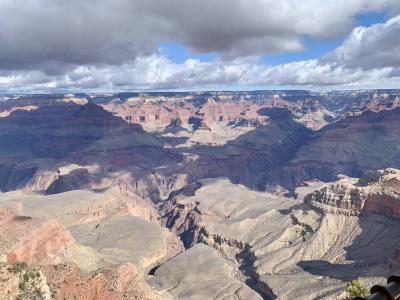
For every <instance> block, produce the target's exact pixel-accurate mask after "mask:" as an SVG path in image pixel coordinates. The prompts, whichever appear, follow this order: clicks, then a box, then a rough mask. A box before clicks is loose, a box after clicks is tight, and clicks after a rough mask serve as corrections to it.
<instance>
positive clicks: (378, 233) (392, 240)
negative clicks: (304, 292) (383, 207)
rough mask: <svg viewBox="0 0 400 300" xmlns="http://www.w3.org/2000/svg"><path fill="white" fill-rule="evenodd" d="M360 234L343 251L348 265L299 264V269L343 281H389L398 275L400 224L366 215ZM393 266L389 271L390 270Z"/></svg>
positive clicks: (313, 261)
mask: <svg viewBox="0 0 400 300" xmlns="http://www.w3.org/2000/svg"><path fill="white" fill-rule="evenodd" d="M359 225H360V228H361V233H360V234H359V235H358V236H357V237H356V238H355V239H354V241H352V243H351V245H350V246H347V247H345V248H344V250H345V251H346V254H345V258H346V260H348V262H347V263H344V264H339V263H337V264H336V263H331V262H328V261H325V260H310V261H300V262H299V263H298V264H297V265H298V266H299V267H300V268H301V269H303V270H304V271H306V272H308V273H310V274H312V275H317V276H327V277H330V278H334V279H339V280H342V281H345V282H347V281H350V280H352V279H354V278H358V277H363V276H366V277H373V276H377V277H387V276H389V275H392V273H393V272H396V271H397V272H399V271H400V266H395V265H392V264H391V259H392V258H393V255H394V251H395V250H394V249H396V248H397V247H398V245H399V244H400V232H399V231H398V228H399V226H400V221H398V220H393V219H389V218H387V217H385V216H379V215H374V214H365V215H362V216H360V217H359ZM389 266H390V267H389Z"/></svg>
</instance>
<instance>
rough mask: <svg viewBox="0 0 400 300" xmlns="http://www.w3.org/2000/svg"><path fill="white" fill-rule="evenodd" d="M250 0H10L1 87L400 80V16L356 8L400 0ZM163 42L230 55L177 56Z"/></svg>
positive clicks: (2, 34)
mask: <svg viewBox="0 0 400 300" xmlns="http://www.w3.org/2000/svg"><path fill="white" fill-rule="evenodd" d="M248 1H250V0H219V1H211V0H203V1H202V2H201V4H200V2H199V1H198V0H185V1H178V0H168V1H167V0H165V1H158V0H146V1H138V0H113V1H111V0H103V1H99V0H88V1H80V0H79V1H78V0H69V1H62V0H51V1H50V0H0V11H2V15H3V18H1V19H0V44H1V47H0V92H31V91H36V92H49V91H77V90H79V91H119V90H170V89H174V90H205V89H245V88H248V89H251V88H257V87H262V88H265V87H302V88H320V87H327V88H363V87H366V88H377V87H398V86H399V85H400V56H399V55H398V54H399V53H400V46H399V43H398V42H397V37H398V36H399V35H400V16H393V17H392V18H391V19H389V20H388V21H386V22H385V23H382V24H375V25H372V26H370V27H356V28H355V29H354V30H352V31H350V30H349V28H350V27H351V26H352V24H353V22H354V20H353V17H354V15H355V14H357V13H360V12H365V11H376V10H380V9H383V8H385V7H388V6H391V5H393V4H396V3H397V5H398V2H397V1H395V2H393V1H390V0H374V1H368V0H353V1H348V0H346V1H344V0H337V1H324V3H323V4H322V1H319V0H304V1H294V0H282V1H272V0H251V3H252V5H248V3H249V2H248ZM333 2H334V3H333ZM246 4H247V5H246ZM393 9H394V10H392V11H393V12H394V11H396V10H395V9H396V8H395V6H393ZM348 30H349V32H350V33H349V35H348V37H347V38H346V39H345V41H344V42H343V44H342V45H341V46H339V47H338V48H337V49H335V50H334V51H333V52H331V53H328V54H327V55H325V56H324V57H322V58H321V59H312V60H306V61H297V62H291V63H287V64H280V65H277V66H271V65H268V64H266V63H265V61H264V60H263V59H262V56H261V54H264V53H269V52H279V51H295V50H298V49H301V48H302V44H301V38H300V37H301V36H303V35H309V36H313V37H315V38H329V37H330V36H335V35H338V34H343V32H346V31H348ZM160 40H165V41H171V40H177V41H178V42H180V43H182V44H184V45H187V46H189V47H191V48H193V49H195V50H197V51H200V52H201V51H205V52H208V51H217V52H219V53H220V57H218V58H216V59H213V60H211V61H200V60H198V59H187V60H186V61H184V62H183V63H174V62H173V61H172V60H171V58H169V57H167V56H164V55H163V51H161V50H159V49H157V46H156V45H157V43H158V42H159V41H160Z"/></svg>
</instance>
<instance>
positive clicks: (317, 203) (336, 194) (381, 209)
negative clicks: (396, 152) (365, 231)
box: [304, 169, 400, 218]
mask: <svg viewBox="0 0 400 300" xmlns="http://www.w3.org/2000/svg"><path fill="white" fill-rule="evenodd" d="M377 174H378V177H377V178H376V180H375V181H368V184H367V185H365V186H364V184H363V182H365V179H364V178H361V179H360V180H359V181H358V182H357V181H355V180H353V179H349V178H344V179H341V180H339V181H338V182H335V183H331V184H326V185H324V186H323V187H322V188H319V189H317V190H316V191H314V192H312V193H310V194H308V195H307V196H305V198H304V200H305V201H306V202H308V203H310V204H311V205H312V206H313V207H315V208H317V209H320V210H322V211H324V212H331V213H339V214H345V215H359V214H361V213H376V214H380V215H387V216H390V217H394V218H400V171H399V170H397V169H385V170H381V171H378V172H377Z"/></svg>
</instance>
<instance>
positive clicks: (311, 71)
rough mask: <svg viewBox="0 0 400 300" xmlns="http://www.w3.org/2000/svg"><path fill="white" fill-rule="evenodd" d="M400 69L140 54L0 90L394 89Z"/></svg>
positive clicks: (37, 74)
mask: <svg viewBox="0 0 400 300" xmlns="http://www.w3.org/2000/svg"><path fill="white" fill-rule="evenodd" d="M399 84H400V73H399V72H397V73H394V69H393V68H380V69H374V70H370V71H363V70H362V69H360V68H357V69H349V68H347V67H344V66H338V65H336V64H335V63H333V64H329V63H322V62H320V61H319V60H317V59H315V60H307V61H299V62H292V63H287V64H281V65H277V66H269V65H266V64H265V63H264V62H263V61H262V59H261V58H259V57H246V58H237V59H234V60H231V61H225V60H221V59H215V60H213V61H208V62H202V61H199V60H196V59H188V60H186V61H185V62H184V63H181V64H177V63H174V62H172V61H171V60H170V58H168V57H165V56H160V55H158V54H153V55H150V56H145V57H138V58H136V59H135V61H134V62H132V63H129V64H124V65H122V66H102V67H99V66H79V67H76V68H74V69H72V70H70V71H68V72H67V73H65V74H61V75H58V76H54V75H46V74H45V73H44V72H42V71H25V72H11V73H10V74H8V75H6V74H3V76H1V75H0V91H2V90H3V91H8V92H17V93H18V92H30V91H32V90H33V91H38V92H48V91H89V92H96V91H103V92H108V91H123V90H127V91H134V90H138V91H143V90H218V89H249V88H250V89H251V88H254V87H285V88H293V87H297V88H298V87H301V88H310V89H313V88H314V89H315V88H321V87H325V88H328V89H330V88H377V87H382V88H386V87H387V88H394V87H398V86H399Z"/></svg>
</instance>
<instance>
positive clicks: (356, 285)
mask: <svg viewBox="0 0 400 300" xmlns="http://www.w3.org/2000/svg"><path fill="white" fill-rule="evenodd" d="M346 292H347V293H348V294H349V296H350V297H367V296H368V295H369V290H368V289H367V287H366V286H365V285H364V284H363V283H362V282H361V281H360V280H358V279H353V280H352V281H351V282H350V283H349V284H348V285H347V287H346Z"/></svg>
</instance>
